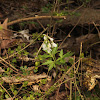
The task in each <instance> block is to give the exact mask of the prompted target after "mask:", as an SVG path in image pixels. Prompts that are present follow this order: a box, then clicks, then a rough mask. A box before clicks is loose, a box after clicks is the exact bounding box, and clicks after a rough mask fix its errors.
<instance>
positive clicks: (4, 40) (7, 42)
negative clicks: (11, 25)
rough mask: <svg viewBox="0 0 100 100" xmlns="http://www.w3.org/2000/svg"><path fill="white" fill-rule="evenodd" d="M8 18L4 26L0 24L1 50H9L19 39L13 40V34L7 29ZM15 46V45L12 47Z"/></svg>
mask: <svg viewBox="0 0 100 100" xmlns="http://www.w3.org/2000/svg"><path fill="white" fill-rule="evenodd" d="M7 22H8V18H6V19H5V21H4V22H3V24H1V22H0V28H1V29H0V49H5V48H9V47H12V46H15V45H16V42H17V40H18V39H11V36H13V33H12V32H11V31H9V30H8V29H7ZM12 44H13V45H12Z"/></svg>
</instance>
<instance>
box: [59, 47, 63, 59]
mask: <svg viewBox="0 0 100 100" xmlns="http://www.w3.org/2000/svg"><path fill="white" fill-rule="evenodd" d="M59 56H60V57H61V58H62V56H63V49H61V51H60V53H59Z"/></svg>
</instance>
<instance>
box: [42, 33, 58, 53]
mask: <svg viewBox="0 0 100 100" xmlns="http://www.w3.org/2000/svg"><path fill="white" fill-rule="evenodd" d="M43 35H44V42H43V44H42V48H43V50H44V51H46V52H48V53H50V52H51V51H52V49H53V48H54V47H57V44H56V43H54V42H53V40H54V39H53V38H51V37H49V36H47V35H45V34H43Z"/></svg>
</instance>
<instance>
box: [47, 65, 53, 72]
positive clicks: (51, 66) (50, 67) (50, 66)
mask: <svg viewBox="0 0 100 100" xmlns="http://www.w3.org/2000/svg"><path fill="white" fill-rule="evenodd" d="M53 67H54V63H51V64H50V65H49V69H48V71H50V70H51V69H52V68H53Z"/></svg>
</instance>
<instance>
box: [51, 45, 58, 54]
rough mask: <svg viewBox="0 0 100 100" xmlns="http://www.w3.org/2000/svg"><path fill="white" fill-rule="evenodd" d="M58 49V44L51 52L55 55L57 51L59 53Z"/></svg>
mask: <svg viewBox="0 0 100 100" xmlns="http://www.w3.org/2000/svg"><path fill="white" fill-rule="evenodd" d="M57 50H58V46H57V47H55V48H53V50H52V52H51V54H52V55H55V54H56V53H58V52H59V51H57Z"/></svg>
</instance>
